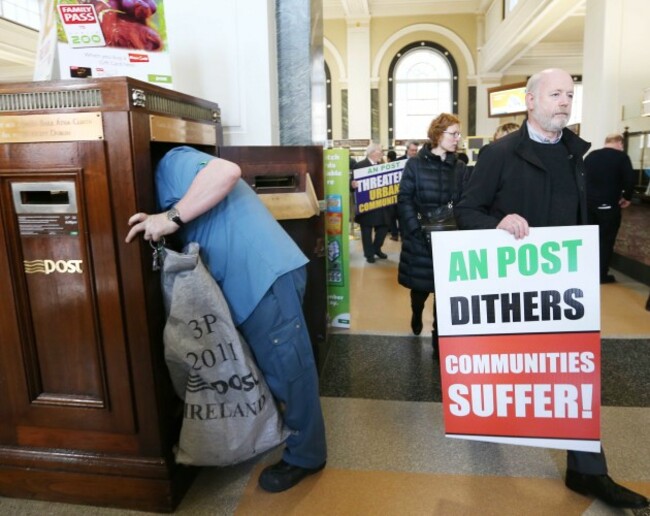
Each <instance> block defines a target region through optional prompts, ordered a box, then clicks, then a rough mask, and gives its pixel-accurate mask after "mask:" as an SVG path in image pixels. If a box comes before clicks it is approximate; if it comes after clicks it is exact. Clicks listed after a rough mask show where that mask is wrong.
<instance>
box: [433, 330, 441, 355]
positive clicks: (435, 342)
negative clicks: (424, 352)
mask: <svg viewBox="0 0 650 516" xmlns="http://www.w3.org/2000/svg"><path fill="white" fill-rule="evenodd" d="M431 347H432V348H433V359H434V360H436V361H439V360H440V347H439V346H438V332H437V331H432V332H431Z"/></svg>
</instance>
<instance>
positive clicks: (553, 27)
mask: <svg viewBox="0 0 650 516" xmlns="http://www.w3.org/2000/svg"><path fill="white" fill-rule="evenodd" d="M492 1H493V0H323V16H324V18H325V19H345V20H348V21H351V20H355V19H359V18H368V17H398V16H404V15H408V16H414V15H416V16H417V15H420V14H422V15H425V14H426V15H431V14H477V15H483V14H485V11H486V10H487V9H488V8H489V6H490V5H491V4H492ZM520 1H522V0H520ZM585 2H586V0H539V5H544V9H540V12H539V13H538V16H536V17H535V19H534V20H530V22H529V23H527V26H526V30H525V31H522V34H517V35H516V36H515V38H514V40H511V41H508V42H506V44H505V45H504V44H500V45H499V46H498V49H496V52H495V49H490V50H491V53H492V56H491V57H494V58H493V59H491V60H488V67H487V69H484V70H482V72H483V73H498V74H503V75H521V74H526V73H529V70H531V69H532V70H538V69H539V67H540V66H548V65H549V63H551V64H552V65H554V66H561V67H565V68H566V69H568V70H572V71H573V72H574V73H576V72H577V69H576V66H577V63H580V64H581V62H582V41H583V35H584V10H585V9H584V4H585ZM37 43H38V34H37V32H36V31H34V30H31V29H28V28H25V27H22V26H20V25H16V24H14V23H11V22H7V21H6V20H2V19H0V82H16V81H30V80H31V78H32V73H33V66H34V65H33V63H34V60H35V56H36V48H37ZM494 54H498V55H494ZM580 69H581V66H580Z"/></svg>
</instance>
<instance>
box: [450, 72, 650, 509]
mask: <svg viewBox="0 0 650 516" xmlns="http://www.w3.org/2000/svg"><path fill="white" fill-rule="evenodd" d="M573 89H574V86H573V78H572V77H571V75H570V74H569V73H568V72H566V71H564V70H560V69H557V68H554V69H548V70H544V71H542V72H539V73H536V74H534V75H533V76H532V77H531V78H530V79H529V80H528V84H527V86H526V108H527V111H528V117H527V120H526V122H525V123H524V124H523V125H522V127H521V128H520V129H519V130H518V131H516V132H514V133H511V134H509V135H507V136H504V137H503V138H501V139H499V140H498V141H496V142H494V143H492V144H490V145H489V146H488V147H487V148H486V149H485V150H484V152H483V153H482V154H481V157H480V158H479V160H478V161H477V164H476V170H475V173H474V174H473V175H472V180H471V181H470V182H469V184H468V185H467V188H466V189H465V191H464V192H463V196H462V198H461V201H460V202H459V203H458V205H457V206H456V209H455V213H456V220H457V223H458V227H459V229H495V228H497V229H502V230H504V231H507V232H508V233H510V234H512V235H513V236H514V237H515V238H516V239H521V238H525V237H526V236H527V235H528V234H529V227H531V226H535V227H549V226H573V225H576V224H585V223H586V222H587V202H586V195H585V180H584V163H583V160H582V156H583V155H584V154H585V153H586V152H587V150H588V149H589V146H590V144H589V143H587V142H586V141H584V140H582V139H581V138H580V137H578V136H577V135H575V134H574V133H573V132H571V131H570V130H568V129H566V126H567V123H568V121H569V118H570V117H571V107H572V101H573ZM565 484H566V486H567V487H568V488H569V489H571V490H572V491H575V492H577V493H580V494H584V495H593V496H595V497H597V498H599V499H600V500H602V501H603V502H605V503H607V504H609V505H612V506H614V507H624V508H643V507H646V506H647V505H648V500H647V499H646V498H645V497H644V496H642V495H640V494H638V493H635V492H633V491H631V490H629V489H627V488H625V487H623V486H621V485H619V484H617V483H616V482H614V481H613V480H612V479H611V477H610V476H609V475H608V474H607V462H606V460H605V454H604V452H603V451H602V450H601V452H600V453H592V452H579V451H568V452H567V471H566V477H565Z"/></svg>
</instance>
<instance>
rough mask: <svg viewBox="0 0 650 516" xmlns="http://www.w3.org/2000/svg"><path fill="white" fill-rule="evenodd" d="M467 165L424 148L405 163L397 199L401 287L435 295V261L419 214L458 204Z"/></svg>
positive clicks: (452, 157)
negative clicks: (400, 249) (400, 248)
mask: <svg viewBox="0 0 650 516" xmlns="http://www.w3.org/2000/svg"><path fill="white" fill-rule="evenodd" d="M464 174H465V163H463V162H462V161H460V160H459V159H458V158H457V157H456V154H453V153H447V154H446V156H445V159H444V161H443V160H441V159H440V157H439V156H437V155H436V154H433V153H432V152H431V146H430V145H429V144H427V145H424V146H422V148H421V149H420V150H419V152H418V154H417V156H414V157H412V158H410V159H409V160H408V161H407V162H406V166H405V167H404V172H403V173H402V180H401V181H400V184H399V194H398V195H397V211H398V214H399V223H400V228H401V232H402V251H401V253H400V257H399V268H398V275H397V280H398V282H399V284H400V285H403V286H404V287H406V288H409V289H412V290H419V291H423V292H433V291H434V279H433V258H432V256H431V249H430V247H429V245H428V244H427V242H426V240H425V238H424V234H423V233H422V228H421V226H420V221H419V218H418V212H420V211H422V210H423V209H424V210H430V209H431V208H435V207H438V206H444V205H446V204H449V203H450V202H451V203H456V202H458V199H459V198H460V195H461V193H462V192H461V190H462V179H463V175H464Z"/></svg>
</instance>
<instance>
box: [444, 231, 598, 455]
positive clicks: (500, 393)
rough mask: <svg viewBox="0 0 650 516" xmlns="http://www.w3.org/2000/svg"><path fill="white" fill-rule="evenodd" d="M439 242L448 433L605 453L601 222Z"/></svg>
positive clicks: (454, 236) (457, 234)
mask: <svg viewBox="0 0 650 516" xmlns="http://www.w3.org/2000/svg"><path fill="white" fill-rule="evenodd" d="M431 240H432V250H433V261H434V274H435V278H436V320H437V325H438V332H439V334H440V369H441V371H440V374H441V380H442V392H443V405H444V407H443V412H444V419H445V433H446V435H447V436H448V437H456V438H461V439H473V440H478V441H489V442H498V443H508V444H520V445H528V446H539V447H544V448H558V449H566V450H580V451H591V452H598V451H600V370H601V360H600V284H599V281H598V278H599V272H598V228H597V227H596V226H566V227H553V228H531V230H530V234H529V236H527V237H525V238H523V239H521V240H515V238H514V237H513V236H512V235H510V234H509V233H508V232H506V231H503V230H500V229H495V230H476V231H442V232H434V233H432V238H431Z"/></svg>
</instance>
